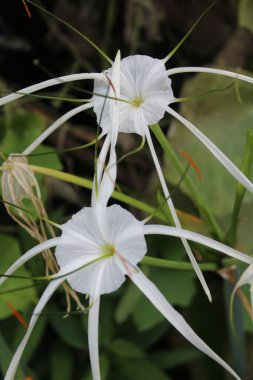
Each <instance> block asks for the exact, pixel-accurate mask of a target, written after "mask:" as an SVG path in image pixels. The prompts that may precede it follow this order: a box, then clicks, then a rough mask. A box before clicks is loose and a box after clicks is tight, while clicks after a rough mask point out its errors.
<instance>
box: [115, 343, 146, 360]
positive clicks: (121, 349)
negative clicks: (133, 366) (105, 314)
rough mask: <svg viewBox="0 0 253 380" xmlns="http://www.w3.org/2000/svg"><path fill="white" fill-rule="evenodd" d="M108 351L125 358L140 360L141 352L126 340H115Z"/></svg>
mask: <svg viewBox="0 0 253 380" xmlns="http://www.w3.org/2000/svg"><path fill="white" fill-rule="evenodd" d="M110 351H111V352H112V353H114V354H115V355H118V356H121V357H125V358H142V357H143V356H144V354H143V352H142V351H141V350H140V349H139V347H137V346H136V345H135V344H133V343H131V342H128V341H126V340H122V339H117V340H114V341H113V342H112V344H111V345H110Z"/></svg>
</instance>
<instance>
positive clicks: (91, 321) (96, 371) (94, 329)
mask: <svg viewBox="0 0 253 380" xmlns="http://www.w3.org/2000/svg"><path fill="white" fill-rule="evenodd" d="M99 305H100V297H98V298H97V299H96V300H95V301H94V303H93V300H92V299H91V300H90V306H91V308H90V310H89V317H88V341H89V353H90V362H91V370H92V378H93V380H100V378H101V377H100V366H99V349H98V321H99Z"/></svg>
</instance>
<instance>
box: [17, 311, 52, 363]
mask: <svg viewBox="0 0 253 380" xmlns="http://www.w3.org/2000/svg"><path fill="white" fill-rule="evenodd" d="M32 312H33V309H31V313H32ZM28 318H31V316H30V315H29V317H28ZM28 318H27V319H28ZM46 322H47V319H46V318H45V317H42V318H39V319H38V321H37V322H36V325H35V328H34V330H33V332H32V334H31V336H30V338H29V340H28V343H27V346H26V348H25V350H24V353H23V355H22V360H23V362H24V363H28V361H29V360H30V358H31V357H32V356H33V354H34V352H35V351H36V349H37V347H38V346H39V345H40V344H41V343H42V340H43V337H44V332H45V328H46ZM22 327H23V326H21V325H18V326H17V327H16V329H15V334H14V335H13V339H12V347H18V345H19V343H20V342H21V340H22V338H23V337H24V332H25V330H24V328H22Z"/></svg>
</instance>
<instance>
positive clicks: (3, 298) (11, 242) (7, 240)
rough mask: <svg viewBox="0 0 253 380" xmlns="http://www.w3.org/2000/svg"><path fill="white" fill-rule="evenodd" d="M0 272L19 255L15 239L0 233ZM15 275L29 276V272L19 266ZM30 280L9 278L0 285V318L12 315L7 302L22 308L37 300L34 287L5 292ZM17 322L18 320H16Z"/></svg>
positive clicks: (27, 283) (26, 283)
mask: <svg viewBox="0 0 253 380" xmlns="http://www.w3.org/2000/svg"><path fill="white" fill-rule="evenodd" d="M0 252H1V262H0V273H4V272H5V271H6V270H7V269H8V268H9V267H10V265H11V264H13V263H14V262H15V261H16V260H17V259H18V258H19V257H20V250H19V246H18V243H17V241H16V240H15V239H14V238H13V237H10V236H7V235H0ZM15 275H18V276H25V277H29V272H28V271H27V270H26V269H25V268H24V267H21V268H20V269H19V270H18V271H16V272H15ZM32 284H33V282H32V281H31V280H20V279H14V278H9V279H7V281H6V282H5V283H4V284H3V285H2V286H1V287H0V292H1V294H0V319H3V318H6V317H8V316H10V315H12V312H11V310H10V309H9V308H8V307H7V304H8V303H9V304H11V305H12V306H13V307H14V308H15V309H17V310H22V309H25V308H26V307H27V306H28V305H30V304H31V303H33V302H36V301H37V297H36V292H35V289H34V288H32V287H31V288H28V289H24V290H22V291H20V292H13V293H6V294H4V292H5V291H9V290H10V289H15V288H19V287H21V286H29V285H32ZM17 323H18V322H17Z"/></svg>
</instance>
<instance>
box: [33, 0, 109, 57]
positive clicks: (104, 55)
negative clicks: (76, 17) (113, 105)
mask: <svg viewBox="0 0 253 380" xmlns="http://www.w3.org/2000/svg"><path fill="white" fill-rule="evenodd" d="M26 1H27V3H29V4H32V5H33V6H34V7H36V8H38V9H40V10H41V11H42V12H45V13H46V14H48V15H49V16H51V17H53V18H54V19H56V20H57V21H59V22H60V23H62V24H64V25H65V26H67V27H68V28H69V29H71V30H72V31H73V32H75V33H76V34H78V35H79V36H80V37H81V38H83V39H84V40H85V41H86V42H88V43H89V44H90V45H91V46H93V47H94V49H96V50H97V51H98V52H99V53H100V54H101V55H102V56H103V57H104V58H105V59H106V60H107V61H108V62H110V63H111V64H112V63H113V61H112V60H111V58H109V57H108V55H107V54H106V53H105V52H103V51H102V50H101V49H100V48H99V47H98V46H97V45H96V44H95V43H94V42H93V41H91V40H90V39H89V38H88V37H87V36H86V35H84V34H83V33H81V32H79V30H78V29H76V28H74V27H73V26H72V25H70V24H69V23H68V22H66V21H65V20H63V19H61V18H60V17H57V16H55V15H54V14H53V13H51V12H49V11H47V10H46V9H45V8H42V7H41V6H39V5H38V4H36V3H34V2H32V1H31V0H26Z"/></svg>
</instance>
